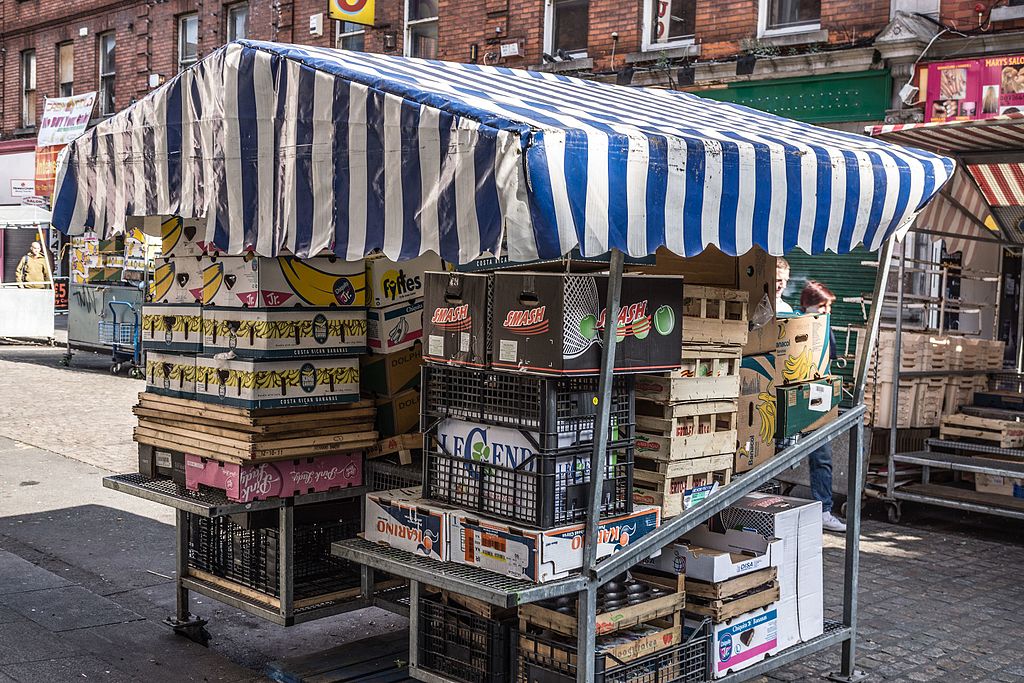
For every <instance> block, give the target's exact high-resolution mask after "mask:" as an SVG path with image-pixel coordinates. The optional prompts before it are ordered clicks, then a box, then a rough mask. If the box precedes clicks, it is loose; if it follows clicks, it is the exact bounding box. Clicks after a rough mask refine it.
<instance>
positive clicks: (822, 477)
mask: <svg viewBox="0 0 1024 683" xmlns="http://www.w3.org/2000/svg"><path fill="white" fill-rule="evenodd" d="M835 300H836V295H835V294H833V293H832V292H831V291H830V290H829V288H828V287H826V286H825V285H823V284H821V283H820V282H815V281H814V280H811V281H809V282H808V283H807V285H806V286H805V287H804V288H803V291H802V292H800V308H802V309H803V311H804V313H808V314H813V313H828V314H831V313H832V303H833V302H834V301H835ZM828 335H829V342H830V343H829V359H830V360H835V359H836V340H835V335H834V334H833V333H832V327H831V325H830V326H829V329H828ZM807 464H808V466H809V469H810V480H811V494H812V495H813V496H814V499H815V500H817V501H820V502H821V526H822V528H823V529H825V530H826V531H836V532H840V533H842V532H845V531H846V523H845V522H843V520H841V519H839V518H838V517H836V516H835V515H834V514H832V444H831V443H826V444H823V445H822V446H820V447H818V448H817V449H815V450H814V451H812V452H811V454H810V455H808V456H807Z"/></svg>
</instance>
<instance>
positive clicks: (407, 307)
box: [366, 299, 423, 354]
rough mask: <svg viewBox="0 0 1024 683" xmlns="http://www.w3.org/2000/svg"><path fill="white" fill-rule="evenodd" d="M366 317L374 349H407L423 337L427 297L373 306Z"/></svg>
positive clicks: (369, 342) (386, 351)
mask: <svg viewBox="0 0 1024 683" xmlns="http://www.w3.org/2000/svg"><path fill="white" fill-rule="evenodd" d="M366 319H367V328H366V343H367V346H369V347H370V350H371V351H373V352H374V353H385V354H386V353H395V352H398V351H404V350H405V349H408V348H410V347H412V346H413V345H414V344H416V343H417V342H419V341H420V340H422V339H423V299H416V300H414V301H403V302H401V303H398V304H395V305H394V306H388V307H387V308H371V309H370V310H369V311H368V312H367V315H366Z"/></svg>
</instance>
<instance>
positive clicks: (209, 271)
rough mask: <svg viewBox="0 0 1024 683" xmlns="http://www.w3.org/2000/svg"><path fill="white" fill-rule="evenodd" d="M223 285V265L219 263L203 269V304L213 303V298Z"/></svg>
mask: <svg viewBox="0 0 1024 683" xmlns="http://www.w3.org/2000/svg"><path fill="white" fill-rule="evenodd" d="M223 283H224V264H223V263H222V262H220V261H218V262H216V263H214V264H212V265H209V266H207V267H206V268H204V269H203V303H204V304H210V303H213V297H215V296H217V291H218V290H220V286H221V285H222V284H223Z"/></svg>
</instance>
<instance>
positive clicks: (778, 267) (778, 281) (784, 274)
mask: <svg viewBox="0 0 1024 683" xmlns="http://www.w3.org/2000/svg"><path fill="white" fill-rule="evenodd" d="M788 284H789V261H787V260H786V259H784V258H782V257H781V256H780V257H778V258H777V259H776V260H775V312H776V313H792V312H793V307H792V306H790V305H789V304H787V303H786V302H785V301H783V300H782V293H783V292H784V291H786V285H788Z"/></svg>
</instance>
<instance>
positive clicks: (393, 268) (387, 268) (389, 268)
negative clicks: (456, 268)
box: [366, 251, 441, 308]
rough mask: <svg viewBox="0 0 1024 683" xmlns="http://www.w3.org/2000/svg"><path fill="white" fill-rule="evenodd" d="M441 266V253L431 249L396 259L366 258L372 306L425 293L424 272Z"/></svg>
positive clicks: (381, 306)
mask: <svg viewBox="0 0 1024 683" xmlns="http://www.w3.org/2000/svg"><path fill="white" fill-rule="evenodd" d="M428 270H441V257H440V256H438V255H437V254H435V253H433V252H431V251H428V252H427V253H425V254H423V255H422V256H417V257H416V258H414V259H409V260H408V261H402V262H401V263H395V262H394V261H391V260H389V259H388V258H387V257H385V256H383V255H376V256H368V257H367V258H366V286H367V288H368V290H367V295H366V300H367V305H368V306H369V307H370V308H384V307H386V306H393V305H394V304H397V303H399V302H401V301H409V300H411V299H417V298H419V297H421V296H423V287H424V284H425V281H426V280H425V278H424V273H425V272H426V271H428Z"/></svg>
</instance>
